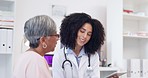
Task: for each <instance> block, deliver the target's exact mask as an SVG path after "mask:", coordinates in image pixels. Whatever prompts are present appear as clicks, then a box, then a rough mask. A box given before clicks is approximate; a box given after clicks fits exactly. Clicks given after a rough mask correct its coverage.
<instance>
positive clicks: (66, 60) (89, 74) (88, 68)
mask: <svg viewBox="0 0 148 78" xmlns="http://www.w3.org/2000/svg"><path fill="white" fill-rule="evenodd" d="M63 50H64V51H63V52H64V57H65V60H64V61H63V63H62V69H63V70H64V72H63V73H64V76H65V77H64V78H67V77H66V72H65V67H64V65H65V63H66V62H68V63H69V64H70V67H71V73H72V76H71V78H73V66H72V62H71V61H70V60H68V59H67V56H66V53H65V47H64V49H63ZM87 55H88V67H87V70H86V72H87V73H88V74H87V76H88V77H89V78H91V72H92V71H93V69H92V67H91V66H90V54H87Z"/></svg>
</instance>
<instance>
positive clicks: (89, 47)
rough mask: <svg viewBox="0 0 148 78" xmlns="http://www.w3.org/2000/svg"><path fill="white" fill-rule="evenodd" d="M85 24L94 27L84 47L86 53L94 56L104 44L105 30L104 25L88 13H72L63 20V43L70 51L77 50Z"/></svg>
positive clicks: (61, 31)
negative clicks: (77, 40)
mask: <svg viewBox="0 0 148 78" xmlns="http://www.w3.org/2000/svg"><path fill="white" fill-rule="evenodd" d="M85 23H89V24H91V25H92V28H93V30H92V36H91V38H90V40H89V42H88V43H87V44H85V45H84V50H85V53H87V54H94V53H95V52H96V51H97V50H98V49H100V48H101V45H102V44H103V43H104V35H105V33H104V28H103V26H102V24H101V23H100V22H99V21H98V20H96V19H92V18H91V16H90V15H88V14H86V13H72V14H70V15H68V16H65V18H64V19H63V20H62V24H61V28H60V36H61V43H62V44H63V45H64V46H65V47H66V48H70V49H75V45H76V39H77V34H78V31H79V29H80V28H82V26H83V25H84V24H85Z"/></svg>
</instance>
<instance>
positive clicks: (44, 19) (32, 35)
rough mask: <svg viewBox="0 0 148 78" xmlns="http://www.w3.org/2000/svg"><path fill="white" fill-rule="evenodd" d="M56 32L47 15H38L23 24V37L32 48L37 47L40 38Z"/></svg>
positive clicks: (52, 22)
mask: <svg viewBox="0 0 148 78" xmlns="http://www.w3.org/2000/svg"><path fill="white" fill-rule="evenodd" d="M56 32H57V31H56V24H55V22H54V21H53V19H51V18H50V17H49V16H47V15H38V16H35V17H33V18H30V19H29V20H28V21H26V22H25V26H24V33H25V37H26V38H27V39H28V40H29V42H30V47H32V48H37V47H38V45H39V39H40V37H42V36H45V37H46V36H49V35H53V34H55V33H56Z"/></svg>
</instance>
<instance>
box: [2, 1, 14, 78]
mask: <svg viewBox="0 0 148 78" xmlns="http://www.w3.org/2000/svg"><path fill="white" fill-rule="evenodd" d="M14 3H15V2H14V1H12V0H0V76H1V78H11V76H12V54H13V52H12V49H13V46H12V45H13V27H14Z"/></svg>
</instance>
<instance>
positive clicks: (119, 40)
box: [0, 0, 148, 78]
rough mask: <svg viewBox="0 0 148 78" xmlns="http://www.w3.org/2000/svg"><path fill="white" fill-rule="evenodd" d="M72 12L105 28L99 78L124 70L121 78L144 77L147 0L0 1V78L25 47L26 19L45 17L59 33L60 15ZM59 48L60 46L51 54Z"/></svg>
mask: <svg viewBox="0 0 148 78" xmlns="http://www.w3.org/2000/svg"><path fill="white" fill-rule="evenodd" d="M74 12H84V13H87V14H89V15H91V16H92V18H95V19H98V20H100V21H101V23H102V24H103V26H104V28H105V33H106V40H105V44H104V45H103V46H102V49H101V59H105V60H106V61H105V64H106V65H105V67H100V72H101V77H100V78H104V77H105V76H106V75H108V74H110V73H112V72H115V71H127V74H125V75H124V76H122V77H121V78H127V77H133V78H139V77H143V78H144V77H145V78H148V68H147V66H146V65H147V64H148V60H147V59H148V48H147V47H148V32H147V31H148V1H147V0H0V44H1V45H3V44H5V46H1V47H0V75H1V78H11V75H12V70H13V68H14V66H15V64H16V61H17V59H19V56H20V54H21V53H23V52H24V51H25V50H26V49H27V48H28V47H27V46H26V45H25V42H26V39H25V38H24V33H23V31H24V30H23V27H24V23H25V21H26V20H27V19H29V18H30V17H33V16H36V15H42V14H46V15H49V16H50V17H52V18H53V19H54V21H55V22H56V24H57V29H58V32H59V27H60V24H61V20H62V19H63V18H64V15H69V14H70V13H74ZM7 39H9V40H7ZM3 41H4V42H5V43H2V42H3ZM8 44H9V45H8ZM7 47H8V48H7ZM59 48H60V43H58V44H57V47H56V50H55V51H58V50H59ZM53 53H54V52H53ZM108 64H111V65H110V67H108Z"/></svg>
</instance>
